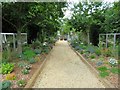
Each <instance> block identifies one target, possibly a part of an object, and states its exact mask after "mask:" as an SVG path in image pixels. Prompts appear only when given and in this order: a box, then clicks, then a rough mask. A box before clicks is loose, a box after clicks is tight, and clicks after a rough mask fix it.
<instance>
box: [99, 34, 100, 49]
mask: <svg viewBox="0 0 120 90" xmlns="http://www.w3.org/2000/svg"><path fill="white" fill-rule="evenodd" d="M99 47H100V34H99Z"/></svg>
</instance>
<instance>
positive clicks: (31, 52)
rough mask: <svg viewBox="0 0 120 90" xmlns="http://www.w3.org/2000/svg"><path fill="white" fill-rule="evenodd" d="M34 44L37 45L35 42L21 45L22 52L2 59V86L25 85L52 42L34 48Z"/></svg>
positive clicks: (46, 53) (6, 87) (19, 86)
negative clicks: (11, 58) (8, 58)
mask: <svg viewBox="0 0 120 90" xmlns="http://www.w3.org/2000/svg"><path fill="white" fill-rule="evenodd" d="M36 45H37V46H39V45H38V44H36V43H35V44H33V45H31V46H25V47H23V52H22V53H20V54H17V55H15V56H14V57H13V59H14V60H12V61H8V60H4V61H3V62H2V64H0V69H1V67H2V70H0V73H1V75H2V80H1V81H0V82H2V88H4V89H9V88H23V87H25V86H26V85H27V82H28V81H29V80H30V79H31V77H32V76H33V74H34V73H35V72H36V71H37V70H38V68H40V65H42V62H43V61H44V59H45V58H46V56H47V55H48V53H49V52H50V50H51V49H52V47H53V44H52V45H49V44H45V45H42V46H40V47H37V48H35V47H36Z"/></svg>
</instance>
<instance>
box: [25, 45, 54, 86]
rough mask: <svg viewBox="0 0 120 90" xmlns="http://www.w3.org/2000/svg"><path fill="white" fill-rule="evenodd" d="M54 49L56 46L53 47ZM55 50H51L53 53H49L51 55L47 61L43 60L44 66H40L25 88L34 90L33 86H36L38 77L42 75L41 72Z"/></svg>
mask: <svg viewBox="0 0 120 90" xmlns="http://www.w3.org/2000/svg"><path fill="white" fill-rule="evenodd" d="M53 48H54V46H53ZM53 48H52V49H51V51H50V52H49V54H48V55H47V56H46V57H45V59H44V60H43V62H42V64H41V65H40V67H39V68H38V69H37V70H36V72H35V73H34V74H33V76H32V77H31V79H30V80H29V81H28V82H27V85H26V86H25V88H32V86H33V85H34V83H35V81H36V79H37V77H38V76H39V74H40V73H41V71H42V70H43V68H44V66H45V63H46V62H47V59H48V58H49V57H50V55H51V52H52V51H53Z"/></svg>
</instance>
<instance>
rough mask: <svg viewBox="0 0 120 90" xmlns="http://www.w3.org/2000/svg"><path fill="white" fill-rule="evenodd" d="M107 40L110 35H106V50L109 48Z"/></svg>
mask: <svg viewBox="0 0 120 90" xmlns="http://www.w3.org/2000/svg"><path fill="white" fill-rule="evenodd" d="M107 39H108V34H106V48H107V47H108V42H107Z"/></svg>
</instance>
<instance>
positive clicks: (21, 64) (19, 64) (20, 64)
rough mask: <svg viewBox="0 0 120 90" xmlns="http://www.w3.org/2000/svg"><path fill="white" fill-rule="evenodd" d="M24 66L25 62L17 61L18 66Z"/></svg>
mask: <svg viewBox="0 0 120 90" xmlns="http://www.w3.org/2000/svg"><path fill="white" fill-rule="evenodd" d="M25 66H26V63H25V62H19V63H18V67H20V68H23V67H25Z"/></svg>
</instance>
